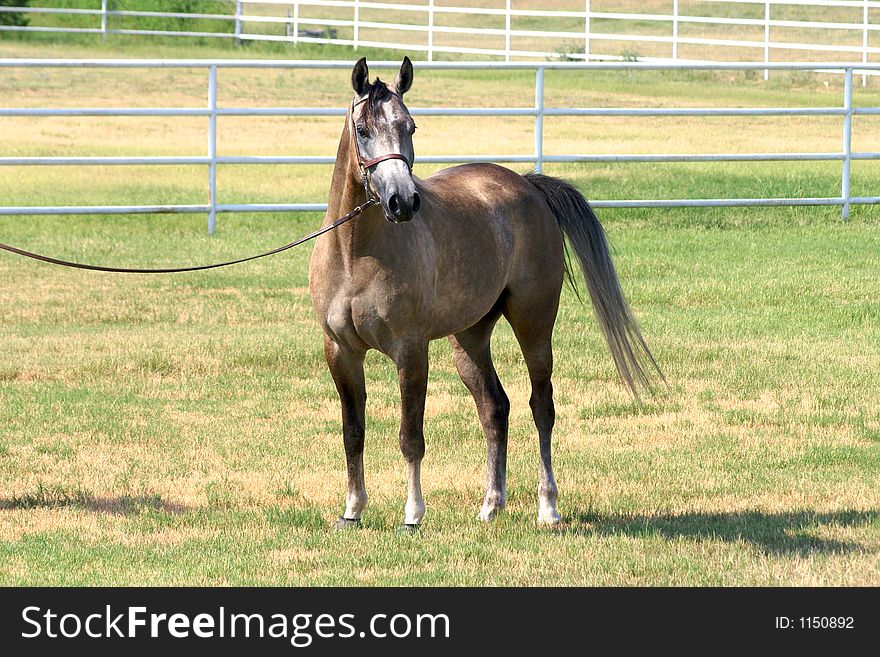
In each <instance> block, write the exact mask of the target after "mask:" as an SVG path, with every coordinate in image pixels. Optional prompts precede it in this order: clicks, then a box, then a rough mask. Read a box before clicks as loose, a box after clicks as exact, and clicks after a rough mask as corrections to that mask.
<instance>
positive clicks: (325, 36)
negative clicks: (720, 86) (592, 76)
mask: <svg viewBox="0 0 880 657" xmlns="http://www.w3.org/2000/svg"><path fill="white" fill-rule="evenodd" d="M93 1H94V7H92V8H89V9H71V8H59V7H51V6H39V7H31V8H27V7H0V12H20V13H22V14H24V15H27V16H29V17H32V18H34V20H39V21H41V22H42V23H43V24H40V25H27V26H15V25H0V31H4V30H5V31H21V32H28V31H31V32H71V33H85V34H100V35H102V36H106V35H107V34H126V35H160V36H189V37H217V38H235V39H239V40H251V41H287V42H292V43H332V44H341V45H350V46H352V47H354V48H358V47H359V46H375V47H381V48H392V49H400V50H405V51H407V52H408V53H416V52H421V53H424V55H425V57H426V58H427V60H428V61H433V59H434V57H435V55H436V54H438V53H447V54H458V55H461V54H464V55H470V56H475V55H477V56H489V57H499V58H504V60H505V61H511V60H512V59H514V58H529V59H542V60H547V59H559V58H561V59H568V60H584V61H590V60H592V61H602V60H622V59H623V60H631V59H635V58H637V59H640V60H642V61H718V60H746V61H750V62H751V61H759V60H763V61H764V62H771V61H774V60H776V61H782V60H784V59H786V53H788V54H792V53H794V55H795V58H796V59H799V60H808V59H810V55H811V54H815V55H816V56H817V57H819V58H820V59H822V61H830V60H832V59H834V57H836V56H838V55H839V56H842V57H845V58H846V60H847V61H848V62H852V61H859V60H860V61H861V62H862V63H863V64H864V63H868V62H869V61H870V58H871V55H878V54H880V47H877V46H873V45H871V36H872V35H875V34H877V32H878V31H880V25H878V24H875V23H872V22H871V18H872V11H871V10H880V1H878V0H835V1H834V2H827V1H823V0H667V2H666V3H660V4H659V5H657V3H656V2H653V3H651V4H650V5H649V6H655V5H657V6H665V7H666V11H665V12H661V13H647V12H621V11H596V8H597V7H598V8H600V9H601V8H602V7H604V6H605V5H608V6H609V7H611V8H613V7H614V5H613V3H612V2H611V0H571V3H570V5H571V7H572V9H568V10H562V9H559V10H546V9H543V8H542V5H543V3H542V2H539V1H537V0H484V1H483V2H482V3H478V2H474V4H482V5H483V6H478V7H468V6H450V5H445V4H443V0H413V1H412V2H378V1H371V0H215V1H216V6H217V9H216V12H217V13H205V14H194V13H180V12H157V11H128V10H113V9H111V8H110V6H109V5H108V1H107V0H93ZM43 4H44V5H45V4H47V3H43ZM707 7H716V8H717V11H718V12H720V13H723V14H726V15H723V16H721V15H714V16H707V15H704V14H705V13H711V12H710V11H709V10H708V9H707ZM793 11H795V12H796V13H795V14H794V15H795V16H796V17H794V18H792V17H791V15H792V12H793ZM797 12H800V13H797ZM829 12H833V15H834V16H838V14H845V15H841V16H838V19H836V20H828V19H826V18H825V16H827V15H828V14H829ZM59 16H68V17H71V16H78V17H83V19H84V20H85V21H86V23H87V24H85V25H84V26H78V27H71V26H62V25H53V24H52V23H51V19H52V18H53V17H59ZM780 16H783V17H782V18H780ZM876 16H880V11H875V12H874V17H876ZM157 19H162V20H166V21H170V22H171V23H173V24H174V26H175V27H174V29H155V28H149V27H144V26H143V25H140V26H139V21H140V23H143V22H144V21H147V20H152V21H154V22H155V21H156V20H157ZM195 21H199V25H201V26H205V25H207V26H208V27H211V29H208V27H205V29H202V30H194V29H187V25H190V26H192V25H194V24H195ZM462 23H465V24H462ZM473 23H478V25H477V26H474V25H473ZM120 25H125V26H124V27H121V26H120ZM560 25H562V27H559V26H560ZM575 26H576V27H575ZM316 28H317V29H316ZM698 29H704V30H708V31H709V33H710V34H711V33H712V31H713V29H714V30H715V31H717V29H723V30H724V31H725V35H724V38H717V37H712V36H706V35H705V34H704V35H702V36H699V35H698V36H694V35H693V34H691V35H689V34H688V32H694V31H696V30H698ZM832 34H833V35H836V36H831V35H832ZM756 35H758V36H756ZM404 37H408V38H407V39H406V40H404ZM878 38H880V37H878ZM627 44H629V46H627ZM640 47H641V48H645V47H650V48H651V49H652V53H650V54H639V53H638V52H629V53H626V52H621V50H622V49H623V50H627V49H630V50H638V48H640ZM694 47H700V48H703V49H704V50H706V51H707V52H702V53H701V55H700V56H699V57H695V56H693V53H692V54H691V56H684V57H683V56H682V50H683V48H691V50H694ZM658 48H659V49H660V51H662V52H658V51H657V49H658ZM767 70H768V69H765V71H767Z"/></svg>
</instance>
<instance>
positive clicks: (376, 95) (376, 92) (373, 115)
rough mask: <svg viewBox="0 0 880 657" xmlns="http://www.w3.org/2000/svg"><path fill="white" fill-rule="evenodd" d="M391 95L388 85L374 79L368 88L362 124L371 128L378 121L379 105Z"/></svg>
mask: <svg viewBox="0 0 880 657" xmlns="http://www.w3.org/2000/svg"><path fill="white" fill-rule="evenodd" d="M390 95H391V90H390V89H389V88H388V85H387V84H385V83H384V82H382V80H380V79H379V78H376V82H375V83H374V84H372V85H371V86H370V90H369V91H368V92H367V102H366V103H365V104H364V111H363V118H364V123H365V124H366V125H368V126H373V125H375V124H376V121H377V120H378V119H379V105H380V104H381V103H382V102H384V101H385V99H387V98H388V97H389V96H390Z"/></svg>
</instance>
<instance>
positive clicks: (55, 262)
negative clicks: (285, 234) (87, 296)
mask: <svg viewBox="0 0 880 657" xmlns="http://www.w3.org/2000/svg"><path fill="white" fill-rule="evenodd" d="M376 203H378V201H377V200H376V198H375V197H374V196H373V195H372V194H369V195H368V197H367V202H366V203H362V204H361V205H359V206H357V207H356V208H355V209H354V210H352V211H351V212H349V213H348V214H347V215H345V216H344V217H341V218H339V219H337V220H336V221H334V222H333V223H332V224H330V225H329V226H324V227H322V228H319V229H318V230H316V231H314V232H312V233H309V234H308V235H304V236H303V237H300V238H299V239H298V240H296V241H293V242H291V243H290V244H285V245H284V246H279V247H278V248H277V249H272V250H271V251H266V252H264V253H259V254H257V255H253V256H249V257H247V258H239V259H238V260H229V261H228V262H218V263H215V264H212V265H198V266H195V267H171V268H163V269H133V268H129V267H103V266H101V265H86V264H83V263H80V262H71V261H69V260H59V259H58V258H50V257H49V256H44V255H40V254H39V253H31V252H30V251H25V250H24V249H19V248H18V247H15V246H9V245H8V244H2V243H0V249H2V250H3V251H8V252H9V253H15V254H16V255H20V256H24V257H25V258H32V259H33V260H39V261H40V262H48V263H49V264H52V265H61V266H62V267H72V268H74V269H88V270H89V271H108V272H113V273H117V274H176V273H180V272H187V271H203V270H205V269H217V268H218V267H228V266H229V265H237V264H240V263H242V262H249V261H250V260H256V259H257V258H265V257H267V256H271V255H275V254H276V253H281V252H282V251H287V250H288V249H292V248H293V247H295V246H299V245H300V244H302V243H304V242H308V241H309V240H313V239H315V238H316V237H320V236H321V235H323V234H324V233H329V232H330V231H331V230H333V229H334V228H338V227H339V226H341V225H342V224H344V223H345V222H347V221H351V220H352V219H354V218H355V217H356V216H358V215H359V214H361V213H362V212H363V211H364V210H366V209H367V208H369V207H370V206H372V205H375V204H376Z"/></svg>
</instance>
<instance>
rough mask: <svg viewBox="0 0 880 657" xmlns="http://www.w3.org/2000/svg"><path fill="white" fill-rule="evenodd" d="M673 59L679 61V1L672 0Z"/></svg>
mask: <svg viewBox="0 0 880 657" xmlns="http://www.w3.org/2000/svg"><path fill="white" fill-rule="evenodd" d="M672 59H673V60H676V59H678V0H672Z"/></svg>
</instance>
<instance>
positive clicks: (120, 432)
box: [0, 41, 880, 585]
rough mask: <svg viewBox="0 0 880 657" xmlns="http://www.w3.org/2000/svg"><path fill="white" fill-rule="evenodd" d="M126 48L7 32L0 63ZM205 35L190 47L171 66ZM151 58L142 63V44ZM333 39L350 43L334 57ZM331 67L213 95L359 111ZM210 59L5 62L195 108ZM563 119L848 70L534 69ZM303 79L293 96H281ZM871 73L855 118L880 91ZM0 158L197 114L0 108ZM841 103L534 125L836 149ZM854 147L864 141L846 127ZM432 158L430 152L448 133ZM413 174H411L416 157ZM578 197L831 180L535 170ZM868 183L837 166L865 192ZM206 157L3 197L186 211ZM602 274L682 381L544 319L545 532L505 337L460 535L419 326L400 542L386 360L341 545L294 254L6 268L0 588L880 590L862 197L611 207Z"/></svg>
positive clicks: (870, 277)
mask: <svg viewBox="0 0 880 657" xmlns="http://www.w3.org/2000/svg"><path fill="white" fill-rule="evenodd" d="M37 50H41V51H42V52H43V53H44V55H55V56H83V54H84V53H89V54H91V55H92V56H97V55H123V56H138V55H141V54H146V51H144V50H142V46H139V45H133V46H131V47H126V48H119V47H118V46H113V45H112V44H111V49H110V50H107V51H100V52H96V51H95V50H94V49H91V48H88V49H86V48H84V47H80V46H76V45H54V46H52V47H51V49H49V50H47V46H46V45H45V44H36V45H34V44H28V43H21V42H17V41H4V42H0V56H12V55H20V56H35V52H36V51H37ZM184 52H187V53H188V55H189V56H193V55H194V54H202V55H205V56H215V55H216V54H217V53H218V52H220V51H219V50H214V49H210V48H204V49H200V50H198V51H197V52H193V50H192V49H189V50H186V49H184V48H183V47H181V46H173V47H168V48H163V49H161V51H160V53H159V54H162V55H166V56H182V55H183V53H184ZM152 54H154V55H155V54H156V52H155V50H154V52H153V53H152ZM349 54H350V51H347V50H345V51H342V50H340V51H338V56H340V57H348V56H349ZM346 77H347V75H346V74H345V72H344V71H343V72H340V73H339V74H333V75H326V76H321V77H319V76H313V75H311V74H308V73H296V74H292V76H288V75H287V74H284V75H281V74H276V73H268V74H266V75H251V74H248V75H245V74H240V75H239V74H236V73H235V72H230V73H226V72H224V73H223V74H222V75H221V105H224V106H234V105H244V104H248V105H250V104H254V105H266V106H271V105H278V104H305V103H315V104H326V103H328V102H329V103H332V102H338V103H339V104H340V106H342V105H344V104H345V103H346V102H347V101H348V96H349V92H348V91H347V86H346V85H347V83H346V80H345V78H346ZM531 85H532V81H531V79H530V78H529V76H522V75H518V74H513V73H511V74H505V75H503V76H492V77H487V76H485V75H480V74H476V73H473V74H471V73H469V74H466V75H460V74H453V73H449V72H447V73H443V72H437V73H430V74H427V73H424V74H423V73H419V72H417V82H416V86H415V88H414V89H413V92H412V96H411V98H412V100H411V101H410V102H411V104H412V105H414V106H418V105H424V104H449V105H471V106H473V105H479V104H481V103H483V104H485V102H486V100H485V98H491V101H490V102H491V103H493V104H499V105H505V104H507V105H521V104H523V102H524V101H523V98H529V95H530V93H531V88H532V87H531ZM204 88H205V85H204V78H203V76H199V75H198V74H193V75H189V74H187V73H183V72H175V73H173V74H172V73H167V72H166V73H160V74H158V75H157V74H154V73H147V72H143V73H140V72H138V73H132V72H126V73H124V74H122V75H119V74H112V73H107V72H95V71H82V72H80V71H77V72H72V73H69V74H61V73H59V74H57V75H56V73H52V72H49V73H46V72H31V73H29V74H25V73H21V72H13V73H12V74H10V75H6V76H4V78H3V79H2V81H0V99H2V102H3V103H4V104H5V105H8V106H18V105H35V106H36V105H69V106H77V105H79V106H92V105H99V106H100V105H114V104H115V105H147V106H149V105H175V104H180V105H201V104H203V103H204V102H205V97H204ZM547 89H548V93H549V94H552V100H551V104H560V105H561V104H564V103H575V104H578V105H590V104H607V105H610V106H624V105H627V104H639V103H642V104H643V103H646V102H650V103H651V104H654V105H669V106H681V105H686V104H693V105H711V104H718V105H724V104H728V103H735V104H742V105H768V106H769V105H773V106H779V105H781V106H785V105H791V106H798V105H806V104H810V105H823V104H825V105H836V104H839V99H840V80H839V78H834V77H829V76H816V77H813V76H798V77H793V78H792V77H789V78H783V77H778V78H777V79H775V80H771V82H770V83H769V84H764V83H763V82H760V81H757V80H754V79H746V78H744V77H742V76H740V77H737V76H710V75H701V76H693V75H691V76H688V75H677V76H676V75H658V74H654V75H632V76H621V77H613V76H611V75H604V74H596V75H591V76H569V77H564V76H561V75H560V76H556V75H555V74H554V75H553V76H551V75H550V74H549V73H548V84H547ZM291 90H296V91H295V93H292V92H291ZM877 100H878V98H877V97H876V94H875V93H874V92H873V91H872V90H871V89H870V88H869V89H868V90H867V91H861V90H859V91H858V96H857V103H859V104H864V105H871V104H873V105H876V104H877ZM419 124H420V128H419V132H418V133H417V139H418V141H417V142H416V149H417V152H420V153H428V152H433V153H442V152H461V151H464V150H467V149H473V152H478V153H479V152H483V153H497V152H516V151H517V150H523V149H524V148H527V147H528V145H529V143H530V138H531V126H530V125H529V124H528V122H524V123H522V125H520V124H519V123H517V122H510V121H501V120H499V121H493V120H490V121H489V122H476V121H467V120H465V121H461V120H458V121H457V122H453V121H452V120H451V119H444V118H438V117H422V118H420V120H419ZM2 126H3V129H2V130H0V152H2V153H4V154H7V153H9V154H19V155H36V154H50V153H51V154H58V155H62V154H71V155H73V154H114V153H120V154H131V155H135V154H197V153H202V152H204V148H205V140H204V137H205V122H204V121H189V120H186V119H184V120H174V121H168V122H160V121H156V122H153V121H152V120H151V119H146V120H143V121H126V120H120V119H77V120H68V119H44V120H29V121H20V120H17V119H3V121H2ZM220 130H221V140H222V141H221V149H220V152H221V153H224V154H230V153H243V154H246V153H265V152H280V153H291V154H297V153H303V154H305V153H312V152H319V153H326V152H328V148H332V147H333V146H335V142H336V140H337V139H338V134H339V131H340V122H339V120H338V119H331V120H328V121H323V120H322V121H314V122H304V121H302V120H301V119H300V120H278V121H275V120H270V121H265V122H264V121H261V120H259V119H257V120H253V121H251V120H248V121H239V122H236V123H234V124H233V123H229V124H227V123H225V122H221V128H220ZM839 136H840V126H839V123H838V122H833V121H832V122H828V123H827V124H826V123H824V122H822V121H811V122H804V123H800V122H799V121H778V120H775V122H774V121H773V120H768V121H767V122H766V123H763V122H762V121H761V120H757V121H754V120H752V121H746V120H718V119H713V120H706V121H705V122H701V123H698V122H690V120H679V119H669V120H657V121H655V122H637V121H633V120H631V119H606V120H601V121H600V120H596V121H595V122H593V121H582V122H565V121H551V120H548V121H547V143H548V144H551V145H552V149H553V150H556V149H558V150H556V152H564V151H566V150H568V151H570V152H664V151H671V150H681V151H688V150H691V149H694V151H696V150H706V149H714V150H716V152H722V151H732V152H735V151H737V150H741V151H748V150H774V149H786V150H824V149H828V150H836V149H837V148H839ZM855 136H856V140H857V144H858V146H857V147H858V148H859V149H863V150H876V149H877V147H876V145H875V144H876V142H877V141H878V140H880V130H878V128H877V123H876V122H871V121H870V120H868V119H865V120H862V119H861V117H860V118H858V119H857V120H856V123H855ZM444 149H445V150H444ZM428 171H429V169H427V168H425V167H420V168H418V169H417V173H418V174H419V175H425V174H426V173H427V172H428ZM548 171H549V173H551V174H564V175H566V176H568V177H570V178H572V179H574V180H575V181H576V182H577V183H578V185H579V186H580V187H581V188H582V189H583V190H584V192H585V193H586V194H587V195H588V196H590V197H592V198H625V197H651V196H656V195H663V196H684V197H686V196H699V197H702V196H713V195H719V196H723V195H729V194H737V195H752V194H757V195H759V194H764V193H772V194H780V195H789V194H791V195H796V194H814V193H815V194H821V195H825V194H829V195H830V194H835V193H837V192H838V190H839V187H835V186H837V185H839V182H838V175H839V170H838V168H837V167H835V166H833V165H826V164H815V165H806V166H797V165H780V164H768V165H754V164H748V165H735V164H722V165H714V166H709V165H705V166H702V165H701V166H698V165H675V166H672V165H666V166H660V165H630V166H623V165H616V166H604V165H603V166H566V167H561V166H560V167H551V168H549V169H548ZM877 174H878V172H877V171H876V168H872V167H871V166H869V165H867V164H861V165H860V166H858V167H855V168H854V185H855V186H856V187H855V191H856V192H857V193H860V194H861V193H864V194H876V190H877V188H878V182H880V180H878V175H877ZM205 178H206V176H205V173H204V169H200V168H198V167H193V168H191V169H190V168H174V167H171V168H161V167H155V168H153V169H149V168H107V169H104V170H101V169H97V170H96V169H94V168H64V169H59V170H56V171H52V170H51V169H44V168H17V169H12V168H7V169H5V170H3V171H0V204H7V203H10V204H11V203H16V204H18V203H21V204H28V203H33V204H44V203H45V204H51V203H85V202H108V203H128V202H132V203H147V202H153V201H156V200H157V199H161V200H162V201H166V202H187V201H189V200H193V201H195V202H201V201H203V199H204V194H205ZM328 182H329V169H328V168H326V167H323V168H322V167H314V168H306V169H305V170H302V169H295V170H293V169H290V168H285V167H262V168H253V167H251V168H248V167H230V168H228V170H227V169H223V170H221V182H220V189H221V195H222V197H221V198H222V200H223V201H224V202H225V201H230V200H237V199H240V200H251V201H253V200H260V201H265V202H268V201H271V200H298V199H302V200H315V199H316V198H321V197H322V196H324V195H326V191H327V185H328ZM601 217H602V220H603V223H604V224H605V226H606V228H607V230H608V232H609V235H610V237H611V240H612V242H613V244H614V246H615V255H616V262H617V265H618V268H619V273H620V276H621V280H622V281H623V284H624V288H625V289H626V291H627V293H628V295H629V297H630V300H631V302H632V305H633V307H634V308H635V310H636V312H637V314H638V316H639V317H640V319H641V321H642V325H643V328H644V331H645V333H646V335H647V337H648V339H649V340H650V343H651V345H652V346H653V348H654V350H655V353H656V355H657V356H658V359H659V360H660V362H661V364H662V366H663V367H664V369H665V370H666V373H667V376H668V377H669V379H670V382H671V385H670V389H669V390H668V391H667V392H665V393H664V394H663V395H661V396H660V397H658V398H656V399H653V400H649V401H648V402H646V403H645V404H644V405H637V404H635V403H633V402H632V401H631V400H630V399H629V398H628V397H627V395H626V394H625V392H624V391H623V390H622V388H621V387H620V386H619V384H618V383H617V382H616V380H615V375H614V371H613V367H612V365H611V361H610V358H609V356H608V354H607V350H606V348H605V346H604V345H603V344H602V341H601V338H600V336H599V334H598V331H597V330H596V327H595V322H594V320H593V318H592V315H591V311H590V310H589V309H586V308H584V307H582V306H581V305H579V304H578V303H577V302H576V300H575V299H574V297H573V295H572V294H571V293H570V292H568V291H566V292H565V294H564V296H563V305H562V309H561V312H560V317H559V321H558V323H557V328H556V333H555V347H556V363H557V371H556V376H555V387H556V399H557V413H558V420H557V429H556V433H555V441H554V444H555V464H556V470H557V477H558V480H559V485H560V492H561V497H560V511H561V513H562V514H563V516H564V518H565V521H566V522H565V525H564V526H563V527H562V528H561V529H560V530H558V531H542V530H539V529H537V528H536V527H535V525H534V518H535V512H536V499H535V492H534V490H535V486H536V484H537V459H538V455H537V440H536V436H535V435H534V434H535V431H534V427H533V425H532V423H531V418H530V413H529V410H528V394H529V390H528V383H527V376H526V372H525V368H524V365H523V364H522V360H521V356H520V354H519V351H518V349H517V347H516V344H515V341H514V340H513V338H512V335H511V333H510V331H509V329H508V328H507V327H506V325H502V326H499V329H498V331H497V334H496V340H495V343H494V351H495V354H496V361H497V364H498V369H499V372H500V375H501V378H502V380H503V381H504V383H505V387H506V388H507V390H508V393H509V395H510V397H511V400H512V403H513V414H512V418H511V447H510V462H509V487H510V489H509V511H508V513H507V514H505V515H504V516H503V517H501V518H500V519H499V520H498V521H497V522H496V523H494V524H493V525H490V526H486V525H483V524H482V523H479V522H478V521H476V520H475V516H476V513H477V510H478V506H479V502H480V501H481V497H482V485H483V473H484V467H485V454H484V447H483V439H482V436H481V433H480V431H479V427H478V424H477V420H476V414H475V412H474V410H473V407H472V402H471V400H470V398H469V396H468V394H467V392H466V390H465V389H464V386H463V385H462V384H461V383H460V381H459V380H458V378H457V376H456V374H455V372H454V368H453V366H452V363H451V358H450V353H449V348H448V346H447V345H446V344H445V343H443V342H442V341H440V342H437V343H435V344H433V345H432V349H431V378H430V383H429V398H428V405H427V412H426V415H427V421H426V433H427V442H428V456H427V459H426V461H425V467H424V471H423V485H424V489H425V495H426V501H427V504H428V513H427V516H426V521H425V525H424V529H423V530H422V532H421V534H420V535H418V536H399V535H397V534H395V533H394V531H393V529H394V527H395V526H396V525H397V524H398V523H399V522H400V519H401V517H402V516H401V513H402V507H403V502H404V494H405V469H404V467H403V462H402V459H401V457H400V455H399V452H398V448H397V439H396V430H397V429H396V424H397V413H398V393H397V390H396V382H395V376H394V371H393V368H392V367H391V365H390V364H389V363H388V362H387V361H386V360H385V359H384V358H382V357H381V356H378V355H376V354H371V355H370V357H369V359H368V367H367V376H368V387H369V393H370V401H369V404H368V437H367V451H366V467H367V486H368V490H369V492H370V496H371V504H370V507H369V508H368V511H367V514H366V515H365V527H364V528H363V530H361V531H357V532H347V533H333V532H331V531H329V529H328V527H329V524H330V521H331V520H332V519H333V518H334V517H335V516H336V515H337V514H338V513H339V511H340V510H341V503H342V494H343V491H344V484H345V474H344V458H343V451H342V445H341V439H340V435H339V434H340V431H339V418H338V415H339V410H338V402H337V400H336V394H335V390H334V389H333V385H332V382H331V380H330V378H329V375H328V374H327V373H326V369H325V366H324V363H323V357H322V354H321V333H320V329H319V328H318V326H317V324H316V322H315V321H314V319H313V317H312V312H311V308H310V303H309V298H308V291H307V287H306V286H307V269H306V263H307V259H308V249H302V250H296V251H294V252H292V253H289V254H285V255H283V256H280V257H277V258H273V259H268V260H262V261H258V262H256V263H252V264H249V265H247V266H243V267H238V268H231V269H227V270H222V271H218V272H206V273H200V274H195V275H186V276H173V277H124V276H113V275H107V276H104V275H97V274H89V273H82V272H75V271H67V270H61V269H54V268H49V267H47V266H44V265H40V264H37V263H31V262H28V261H23V260H20V259H15V258H13V257H12V256H3V257H0V280H2V283H0V308H2V315H0V582H2V583H4V584H338V585H349V584H352V583H363V584H524V585H529V584H639V585H642V584H650V585H679V584H690V585H711V584H724V585H752V584H754V585H766V584H795V585H805V584H820V585H843V584H849V585H878V584H880V475H878V473H880V406H878V402H877V394H876V391H877V388H878V384H880V283H878V277H877V271H878V268H880V233H878V231H877V218H878V214H877V211H876V208H874V207H864V208H855V209H854V210H853V216H852V219H851V221H849V222H848V223H845V224H842V223H840V221H839V210H838V209H834V208H825V209H822V208H817V209H791V208H775V209H748V210H745V209H731V210H673V211H606V212H603V213H602V214H601ZM319 219H320V218H319V217H318V216H317V215H293V216H292V215H260V216H251V215H236V216H228V217H227V216H224V217H222V218H221V221H220V231H219V232H218V234H217V235H216V236H214V237H213V238H209V237H208V236H207V235H206V234H205V230H204V229H205V218H204V217H202V216H191V217H172V216H164V217H163V216H156V217H81V218H61V217H43V218H22V217H7V218H2V219H0V235H2V236H3V241H6V242H9V243H13V244H16V245H20V246H22V247H25V248H32V249H34V250H38V251H42V252H46V253H51V254H54V255H57V256H60V257H72V258H77V259H83V260H91V261H97V262H107V263H128V264H133V265H137V264H144V265H146V264H148V263H149V264H156V265H159V264H165V263H168V264H171V263H189V262H207V261H212V260H217V259H224V258H227V257H232V256H235V255H239V254H247V253H251V252H256V251H258V250H261V249H263V248H267V247H270V246H275V245H277V244H280V243H283V242H286V241H288V240H289V239H291V237H292V236H296V235H299V234H301V233H303V232H306V231H307V230H309V229H311V228H313V227H314V226H316V225H317V223H318V221H319Z"/></svg>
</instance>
